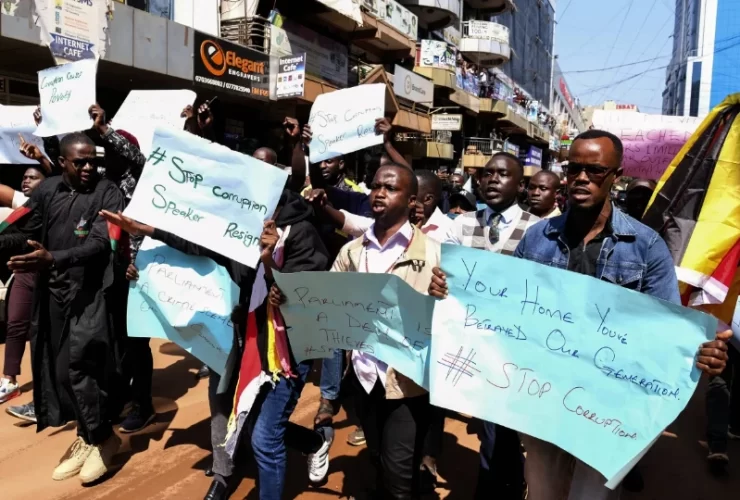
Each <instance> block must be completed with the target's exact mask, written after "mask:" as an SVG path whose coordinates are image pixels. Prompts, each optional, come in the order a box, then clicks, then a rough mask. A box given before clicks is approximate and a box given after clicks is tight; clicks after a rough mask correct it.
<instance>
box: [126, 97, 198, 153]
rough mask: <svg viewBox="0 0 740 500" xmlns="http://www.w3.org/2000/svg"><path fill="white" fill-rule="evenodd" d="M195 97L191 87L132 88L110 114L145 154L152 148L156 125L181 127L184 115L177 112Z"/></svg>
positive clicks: (180, 111)
mask: <svg viewBox="0 0 740 500" xmlns="http://www.w3.org/2000/svg"><path fill="white" fill-rule="evenodd" d="M193 101H195V92H193V91H192V90H132V91H131V92H129V93H128V97H126V100H125V101H123V104H122V105H121V107H120V109H119V110H118V113H116V116H115V117H114V118H113V122H112V123H113V126H114V127H115V128H116V129H117V130H125V131H126V132H130V133H131V134H133V135H134V136H135V137H136V139H137V140H138V141H139V149H141V152H142V153H144V154H145V155H149V154H150V153H151V152H152V137H153V136H154V129H155V128H156V127H169V128H174V129H177V130H182V127H183V125H185V118H184V117H183V116H180V115H181V114H182V111H183V109H184V108H185V107H186V106H187V105H188V104H193Z"/></svg>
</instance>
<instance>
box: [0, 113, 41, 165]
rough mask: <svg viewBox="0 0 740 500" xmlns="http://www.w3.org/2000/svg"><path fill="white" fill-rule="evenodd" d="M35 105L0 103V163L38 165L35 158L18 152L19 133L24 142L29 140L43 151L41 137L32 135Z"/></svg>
mask: <svg viewBox="0 0 740 500" xmlns="http://www.w3.org/2000/svg"><path fill="white" fill-rule="evenodd" d="M35 110H36V106H3V105H0V163H7V164H11V165H17V164H22V165H38V162H37V161H36V160H30V159H28V158H26V157H25V156H23V155H22V154H21V152H20V147H21V139H20V137H18V135H19V134H20V135H21V136H22V137H23V139H24V140H25V141H26V142H30V143H32V144H34V145H36V146H38V148H39V149H40V150H41V151H42V152H43V151H44V142H43V140H42V139H41V137H36V136H35V135H33V131H34V130H36V124H35V123H34V121H33V112H34V111H35Z"/></svg>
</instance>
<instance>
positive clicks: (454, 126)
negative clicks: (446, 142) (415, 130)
mask: <svg viewBox="0 0 740 500" xmlns="http://www.w3.org/2000/svg"><path fill="white" fill-rule="evenodd" d="M462 122H463V116H462V115H448V114H436V115H432V130H449V131H451V132H458V131H460V130H461V129H462Z"/></svg>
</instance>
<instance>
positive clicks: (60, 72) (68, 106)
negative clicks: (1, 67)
mask: <svg viewBox="0 0 740 500" xmlns="http://www.w3.org/2000/svg"><path fill="white" fill-rule="evenodd" d="M97 70H98V62H97V61H96V60H95V59H83V60H81V61H77V62H73V63H69V64H65V65H63V66H55V67H53V68H48V69H45V70H43V71H39V102H40V103H41V123H40V124H39V126H38V128H36V131H35V132H34V134H35V135H37V136H39V137H49V136H52V135H59V134H66V133H69V132H77V131H80V130H87V129H89V128H90V127H92V124H93V121H92V118H90V114H89V113H88V109H90V106H92V105H93V104H95V76H96V73H97Z"/></svg>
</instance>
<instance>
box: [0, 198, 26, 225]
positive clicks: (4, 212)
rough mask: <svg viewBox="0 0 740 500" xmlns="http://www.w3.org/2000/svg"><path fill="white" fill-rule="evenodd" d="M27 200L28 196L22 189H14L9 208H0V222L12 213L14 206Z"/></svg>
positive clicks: (16, 206)
mask: <svg viewBox="0 0 740 500" xmlns="http://www.w3.org/2000/svg"><path fill="white" fill-rule="evenodd" d="M27 201H28V196H26V195H25V194H23V192H22V191H16V192H15V193H14V194H13V201H12V202H11V205H10V207H11V208H7V207H1V208H0V222H2V221H4V220H5V219H7V218H8V216H9V215H10V214H12V213H13V210H15V209H16V208H18V207H20V206H23V205H25V204H26V202H27Z"/></svg>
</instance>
